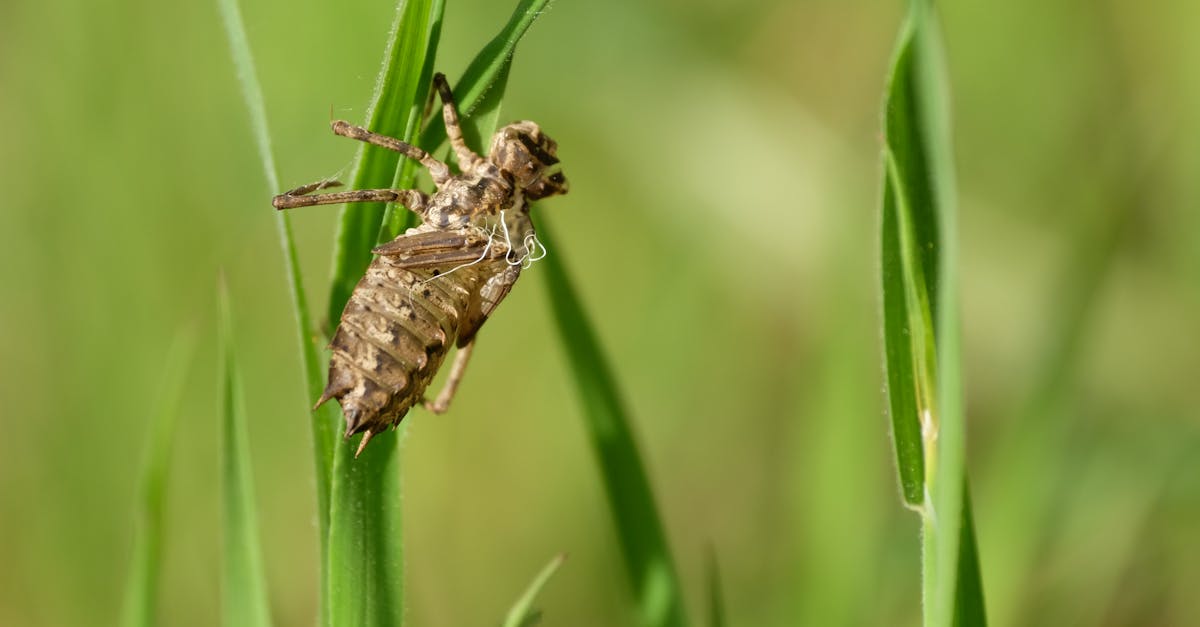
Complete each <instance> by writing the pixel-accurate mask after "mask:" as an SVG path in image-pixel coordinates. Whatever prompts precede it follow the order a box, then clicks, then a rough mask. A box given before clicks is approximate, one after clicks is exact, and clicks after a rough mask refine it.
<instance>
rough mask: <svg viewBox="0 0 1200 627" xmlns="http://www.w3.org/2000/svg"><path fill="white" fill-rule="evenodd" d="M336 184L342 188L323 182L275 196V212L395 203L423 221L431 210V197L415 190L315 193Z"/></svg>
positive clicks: (332, 182)
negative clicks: (329, 206) (369, 203)
mask: <svg viewBox="0 0 1200 627" xmlns="http://www.w3.org/2000/svg"><path fill="white" fill-rule="evenodd" d="M336 185H341V183H338V182H337V181H321V182H318V183H309V184H308V185H301V186H300V187H297V188H296V189H293V190H290V191H286V192H284V193H282V194H280V195H278V196H276V197H275V198H274V199H273V200H272V201H271V204H272V205H274V206H275V208H276V209H295V208H297V207H312V206H314V205H339V204H342V203H347V202H396V203H400V204H401V205H404V206H405V207H406V208H408V210H409V211H412V212H413V213H415V214H417V215H419V216H421V217H422V218H424V217H425V212H426V210H427V209H428V208H429V197H428V196H426V195H425V194H424V193H423V192H420V191H418V190H415V189H358V190H354V191H349V192H334V193H331V194H312V192H315V191H317V190H320V189H326V188H329V187H334V186H336Z"/></svg>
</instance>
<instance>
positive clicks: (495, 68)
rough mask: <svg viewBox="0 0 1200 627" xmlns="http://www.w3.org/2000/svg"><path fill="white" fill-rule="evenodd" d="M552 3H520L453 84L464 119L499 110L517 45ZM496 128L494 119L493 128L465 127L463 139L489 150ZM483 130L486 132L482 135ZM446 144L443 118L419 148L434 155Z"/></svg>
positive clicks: (539, 0)
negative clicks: (493, 130)
mask: <svg viewBox="0 0 1200 627" xmlns="http://www.w3.org/2000/svg"><path fill="white" fill-rule="evenodd" d="M549 3H550V0H521V3H520V4H518V5H517V8H516V10H514V11H513V14H512V16H511V17H510V18H509V20H508V23H507V24H505V25H504V28H502V29H501V30H500V32H499V33H498V34H497V35H496V36H495V37H494V38H492V40H491V41H490V42H488V44H487V45H486V46H484V47H483V49H482V50H480V51H479V54H477V55H475V58H474V59H473V60H472V61H471V64H470V65H468V66H467V69H466V71H465V72H463V75H462V78H461V79H459V81H458V82H457V83H455V85H454V101H455V102H456V103H458V109H459V111H460V112H461V113H462V115H463V116H464V117H470V118H475V119H476V120H484V119H486V118H487V116H486V115H485V113H488V112H489V107H491V109H490V111H491V112H498V111H499V103H500V99H501V98H502V97H503V95H504V86H505V85H506V84H507V76H508V68H509V65H510V64H511V63H512V56H513V53H514V51H516V48H517V43H518V42H519V41H521V38H522V37H524V36H525V32H526V31H527V30H529V27H530V25H532V24H533V22H534V20H536V19H537V18H538V16H540V15H541V14H542V13H543V12H544V11H545V10H546V5H548V4H549ZM493 90H499V93H498V94H495V93H492V91H493ZM494 128H495V119H494V118H493V119H492V122H491V125H490V128H489V127H486V126H485V125H481V124H480V123H476V124H464V125H463V136H464V137H465V138H466V140H467V145H469V146H471V147H473V148H476V149H477V150H481V149H486V146H484V145H483V142H484V140H485V138H490V137H491V130H490V129H494ZM483 130H487V132H486V133H485V132H482V131H483ZM445 141H446V126H445V124H444V123H443V122H442V118H441V117H440V116H434V118H433V119H432V120H430V123H429V126H428V127H427V128H426V129H425V131H424V132H422V133H421V142H420V144H419V145H420V146H421V147H423V148H425V149H426V150H428V151H430V152H433V151H435V150H437V148H438V147H440V146H441V145H442V143H443V142H445Z"/></svg>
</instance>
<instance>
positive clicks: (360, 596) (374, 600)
mask: <svg viewBox="0 0 1200 627" xmlns="http://www.w3.org/2000/svg"><path fill="white" fill-rule="evenodd" d="M443 7H444V2H441V1H431V0H411V1H408V2H401V3H400V4H399V5H398V6H397V12H396V23H395V24H394V25H393V28H392V32H391V37H390V39H389V41H388V47H387V52H386V54H385V58H384V64H383V69H382V70H381V72H380V75H379V81H378V83H377V84H376V89H375V94H374V96H373V98H372V102H371V105H370V108H369V110H370V113H369V115H368V118H369V119H368V122H367V125H368V126H369V127H370V128H371V129H372V130H374V131H376V132H380V133H384V134H387V135H391V136H394V137H399V138H400V139H404V140H406V141H407V140H410V139H411V138H412V136H413V135H415V134H416V129H417V127H418V125H419V123H420V116H421V113H422V111H423V108H424V100H425V95H426V94H427V93H428V83H429V81H430V80H431V73H432V68H433V62H434V61H433V58H434V54H435V51H434V49H433V45H434V44H436V41H437V39H438V38H439V33H440V27H441V21H442V9H443ZM399 165H400V158H399V155H398V154H397V153H395V152H392V151H388V150H384V149H380V148H378V147H375V146H369V145H366V144H364V145H363V146H361V147H360V152H359V158H358V161H357V164H356V166H355V172H354V175H353V177H352V184H351V185H352V187H353V188H354V189H359V188H370V187H388V186H391V185H392V184H393V183H394V182H395V181H396V180H397V179H398V177H402V176H403V171H402V170H401V169H400V168H399ZM383 216H384V205H383V204H382V203H378V204H362V203H358V204H351V205H347V206H346V207H345V208H344V209H343V210H342V215H341V220H340V222H339V227H338V234H337V241H336V251H335V254H334V276H333V279H332V283H331V287H330V303H329V315H330V319H332V320H337V319H339V318H340V316H341V312H342V309H343V308H344V307H345V305H346V300H347V299H348V298H349V296H350V293H351V291H352V290H353V288H354V286H355V285H356V284H357V282H358V280H359V278H360V277H361V276H362V274H363V272H364V271H365V270H366V267H367V265H368V264H369V263H370V260H371V248H372V247H373V246H374V245H375V243H376V241H377V240H378V239H379V238H380V236H381V233H382V232H384V231H385V230H386V229H385V228H384V227H383ZM403 219H404V218H399V220H403ZM397 226H400V224H398V225H397ZM328 405H330V406H331V407H334V408H336V405H335V404H333V403H329V404H328ZM341 424H342V420H341V418H340V416H339V417H338V419H337V420H336V421H335V422H333V423H331V424H330V428H331V429H337V430H340V428H341ZM335 437H336V436H335ZM399 466H400V464H399V452H398V438H397V435H396V432H387V433H382V434H379V435H378V436H376V438H375V440H374V441H373V442H372V444H371V446H370V447H368V448H367V449H366V451H364V453H363V454H362V456H360V457H359V458H358V459H355V458H354V449H353V448H352V447H351V446H350V445H348V444H338V445H337V446H335V448H334V454H333V472H332V485H331V487H330V508H329V535H328V545H327V553H326V564H327V570H326V577H325V580H324V585H323V590H324V594H325V600H326V603H325V608H326V611H325V614H324V619H325V624H327V625H338V626H341V625H355V626H377V625H378V626H385V625H386V626H392V625H400V624H401V623H402V621H403V615H404V604H403V589H402V584H403V581H402V565H403V542H402V536H401V511H400V468H399Z"/></svg>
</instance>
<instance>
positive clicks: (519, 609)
mask: <svg viewBox="0 0 1200 627" xmlns="http://www.w3.org/2000/svg"><path fill="white" fill-rule="evenodd" d="M566 559H567V554H566V553H559V554H558V555H555V556H554V559H552V560H550V563H549V564H546V565H545V566H544V567H542V570H541V571H540V572H538V574H537V576H536V577H534V578H533V581H532V582H531V583H530V584H529V587H528V588H526V589H525V592H524V593H523V594H522V595H521V598H519V599H517V602H516V603H514V604H513V606H512V608H511V609H509V610H508V614H507V615H506V616H505V618H504V627H532V626H533V625H536V624H538V622H539V621H540V620H541V612H538V611H537V610H535V609H533V602H534V600H535V599H537V596H538V595H539V594H541V592H542V588H544V587H545V586H546V582H547V581H550V578H551V577H553V576H554V573H556V572H558V569H559V567H560V566H562V564H563V562H564V561H566Z"/></svg>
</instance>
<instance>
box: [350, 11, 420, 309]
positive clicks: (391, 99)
mask: <svg viewBox="0 0 1200 627" xmlns="http://www.w3.org/2000/svg"><path fill="white" fill-rule="evenodd" d="M434 4H435V2H433V1H432V0H402V1H401V2H399V4H398V5H397V7H396V21H395V23H394V24H393V25H392V31H391V34H390V36H389V37H388V45H387V52H386V53H385V55H384V62H383V67H382V69H381V70H380V72H379V78H378V80H377V82H376V84H375V93H374V95H373V96H372V97H371V104H370V106H369V107H368V109H367V120H366V126H367V128H369V129H371V130H372V131H375V132H376V133H382V134H384V135H389V136H391V137H396V138H399V139H402V140H404V141H410V140H412V138H413V136H414V135H415V134H416V131H417V127H418V125H419V124H420V121H421V114H422V113H423V111H424V107H425V97H424V94H427V93H428V89H429V81H430V80H431V75H426V69H427V68H432V63H433V56H434V53H435V49H434V48H433V45H435V44H436V41H435V40H436V39H437V37H438V34H439V33H440V28H441V21H442V15H441V8H442V6H443V5H444V3H443V2H437V3H436V4H437V9H438V11H437V13H434ZM400 159H401V156H400V154H399V153H396V152H394V151H391V150H387V149H385V148H380V147H379V146H372V145H370V144H366V143H361V144H360V145H359V150H358V159H357V160H356V162H355V166H354V172H353V174H351V176H350V187H349V188H350V189H373V188H381V187H390V186H391V185H392V184H393V182H395V181H396V178H397V174H398V171H399V165H400ZM384 209H385V203H351V204H347V205H344V206H343V207H342V212H341V216H340V217H339V221H338V230H337V238H336V242H335V246H334V256H333V277H332V279H331V284H330V290H329V309H328V317H329V318H328V319H329V320H331V321H332V320H339V319H340V318H341V315H342V309H343V308H344V307H345V305H346V300H347V299H349V298H350V293H351V292H352V291H354V286H355V285H357V284H358V280H359V278H361V277H362V275H363V272H364V271H366V268H367V265H368V264H369V263H371V248H373V247H374V246H375V243H376V242H377V241H378V240H379V234H380V228H381V226H382V224H383V216H384Z"/></svg>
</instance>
